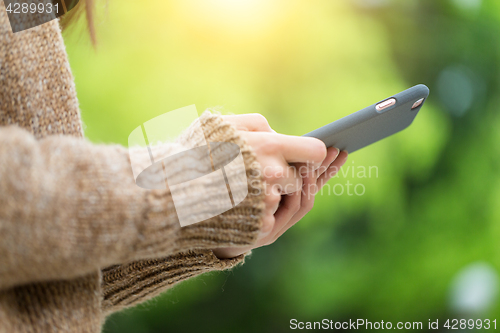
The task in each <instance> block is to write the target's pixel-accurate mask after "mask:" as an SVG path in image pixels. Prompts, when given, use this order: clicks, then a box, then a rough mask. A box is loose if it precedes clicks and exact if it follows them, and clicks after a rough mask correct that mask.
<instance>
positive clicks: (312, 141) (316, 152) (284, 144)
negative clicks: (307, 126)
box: [269, 134, 326, 169]
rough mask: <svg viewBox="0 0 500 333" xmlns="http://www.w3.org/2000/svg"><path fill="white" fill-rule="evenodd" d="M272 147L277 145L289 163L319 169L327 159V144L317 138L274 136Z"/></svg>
mask: <svg viewBox="0 0 500 333" xmlns="http://www.w3.org/2000/svg"><path fill="white" fill-rule="evenodd" d="M269 144H270V145H277V146H278V148H279V151H280V152H281V154H282V155H283V157H284V158H285V160H286V161H287V162H288V163H300V162H303V163H308V164H312V165H313V166H315V169H317V168H318V167H319V166H320V165H321V163H323V161H324V160H325V157H326V146H325V144H324V143H323V142H322V141H321V140H318V139H316V138H311V137H303V136H293V135H285V134H274V135H273V137H272V138H271V137H270V142H269Z"/></svg>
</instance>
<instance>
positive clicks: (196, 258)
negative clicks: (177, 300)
mask: <svg viewBox="0 0 500 333" xmlns="http://www.w3.org/2000/svg"><path fill="white" fill-rule="evenodd" d="M248 254H250V252H248V253H246V254H242V255H239V256H237V257H235V258H231V259H219V258H217V257H216V256H215V255H214V254H213V252H212V250H190V251H186V252H181V253H177V254H175V255H172V256H168V257H164V258H159V259H151V260H140V261H136V262H132V263H129V264H124V265H115V266H111V267H108V268H106V269H103V270H102V295H103V300H102V310H103V313H104V315H105V316H107V315H109V314H111V313H113V312H116V311H119V310H121V309H124V308H127V307H132V306H135V305H137V304H139V303H142V302H144V301H147V300H149V299H151V298H153V297H155V296H157V295H159V294H160V293H162V292H164V291H165V290H167V289H169V288H171V287H173V286H174V285H176V284H177V283H179V282H181V281H184V280H186V279H188V278H190V277H194V276H197V275H200V274H202V273H205V272H209V271H221V270H225V269H229V268H232V267H235V266H236V265H239V264H242V263H243V262H244V260H245V256H247V255H248Z"/></svg>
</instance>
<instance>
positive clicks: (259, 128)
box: [222, 113, 276, 133]
mask: <svg viewBox="0 0 500 333" xmlns="http://www.w3.org/2000/svg"><path fill="white" fill-rule="evenodd" d="M222 118H224V120H226V121H228V122H229V123H231V124H232V125H233V126H234V127H236V129H238V130H240V131H251V132H271V133H276V131H275V130H273V129H272V128H271V126H269V123H268V122H267V119H266V117H264V116H263V115H261V114H258V113H250V114H242V115H227V116H222Z"/></svg>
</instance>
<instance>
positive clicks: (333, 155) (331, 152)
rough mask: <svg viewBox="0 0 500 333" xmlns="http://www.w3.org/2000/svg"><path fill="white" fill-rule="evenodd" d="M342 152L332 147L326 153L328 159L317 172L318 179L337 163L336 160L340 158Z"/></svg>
mask: <svg viewBox="0 0 500 333" xmlns="http://www.w3.org/2000/svg"><path fill="white" fill-rule="evenodd" d="M339 154H340V150H339V149H338V148H335V147H330V148H328V149H327V151H326V157H325V160H324V161H323V163H321V166H320V167H319V168H318V170H316V178H318V177H320V176H321V175H322V174H323V173H325V171H326V170H327V169H328V168H329V167H330V164H332V163H333V161H335V159H336V158H337V157H338V156H339Z"/></svg>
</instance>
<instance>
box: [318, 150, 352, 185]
mask: <svg viewBox="0 0 500 333" xmlns="http://www.w3.org/2000/svg"><path fill="white" fill-rule="evenodd" d="M347 156H348V154H347V152H346V151H345V150H343V151H341V152H340V153H339V155H338V156H337V158H336V159H335V161H333V163H332V164H331V165H330V167H329V168H328V169H327V170H326V171H325V172H324V173H323V174H322V175H321V176H319V177H318V182H317V185H318V188H322V187H323V185H325V184H326V182H327V181H328V180H330V179H331V178H332V177H333V176H335V175H336V174H337V173H338V172H339V170H340V168H341V167H342V166H343V165H344V164H345V162H346V161H347Z"/></svg>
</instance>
